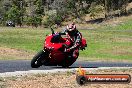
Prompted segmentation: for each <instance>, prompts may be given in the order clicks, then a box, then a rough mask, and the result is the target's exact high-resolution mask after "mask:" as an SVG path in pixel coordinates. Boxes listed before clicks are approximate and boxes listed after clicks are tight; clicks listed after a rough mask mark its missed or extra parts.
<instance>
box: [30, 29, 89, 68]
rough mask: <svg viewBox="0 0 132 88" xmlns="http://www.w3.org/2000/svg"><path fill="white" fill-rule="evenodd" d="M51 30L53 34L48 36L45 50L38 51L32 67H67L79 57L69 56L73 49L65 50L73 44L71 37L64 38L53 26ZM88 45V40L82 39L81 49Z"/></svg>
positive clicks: (32, 61)
mask: <svg viewBox="0 0 132 88" xmlns="http://www.w3.org/2000/svg"><path fill="white" fill-rule="evenodd" d="M51 31H52V34H50V35H48V36H46V39H45V42H44V48H43V50H41V51H40V52H38V53H37V54H36V55H35V56H34V57H33V59H32V60H31V67H32V68H38V67H40V66H42V65H45V66H62V67H64V68H66V67H69V66H71V65H72V64H73V63H74V62H75V61H76V59H77V58H76V59H73V58H70V59H69V58H68V57H69V56H70V55H71V54H72V53H73V51H70V52H64V50H65V49H66V48H68V47H69V46H70V45H71V41H70V38H67V37H64V38H63V37H62V36H61V35H60V34H59V33H55V32H54V30H53V29H52V28H51ZM86 46H87V44H86V40H85V39H82V42H81V45H80V47H79V49H81V50H83V49H85V47H86Z"/></svg>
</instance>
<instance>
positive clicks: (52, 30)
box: [50, 27, 55, 35]
mask: <svg viewBox="0 0 132 88" xmlns="http://www.w3.org/2000/svg"><path fill="white" fill-rule="evenodd" d="M50 29H51V32H52V35H53V34H55V32H54V29H53V28H51V27H50Z"/></svg>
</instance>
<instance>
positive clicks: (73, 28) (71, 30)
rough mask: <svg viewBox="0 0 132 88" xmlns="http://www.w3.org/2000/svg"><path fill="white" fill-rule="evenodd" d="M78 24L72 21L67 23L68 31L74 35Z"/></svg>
mask: <svg viewBox="0 0 132 88" xmlns="http://www.w3.org/2000/svg"><path fill="white" fill-rule="evenodd" d="M76 31H77V30H76V25H75V24H74V23H71V24H69V25H67V32H68V34H69V35H71V36H73V35H74V34H75V33H76Z"/></svg>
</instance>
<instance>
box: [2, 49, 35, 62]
mask: <svg viewBox="0 0 132 88" xmlns="http://www.w3.org/2000/svg"><path fill="white" fill-rule="evenodd" d="M33 55H34V54H32V53H29V52H28V51H24V50H19V49H14V48H7V47H0V59H3V60H4V59H29V58H31V57H33Z"/></svg>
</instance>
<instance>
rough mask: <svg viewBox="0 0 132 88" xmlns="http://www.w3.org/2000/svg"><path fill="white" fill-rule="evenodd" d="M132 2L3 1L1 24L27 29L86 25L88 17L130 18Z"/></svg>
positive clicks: (1, 0) (113, 0)
mask: <svg viewBox="0 0 132 88" xmlns="http://www.w3.org/2000/svg"><path fill="white" fill-rule="evenodd" d="M131 2H132V0H0V24H1V25H5V22H6V21H8V20H12V21H14V22H15V23H16V24H17V25H20V26H23V25H27V26H35V27H37V26H45V27H47V26H50V25H54V24H57V25H61V22H63V21H68V20H72V19H79V20H80V21H81V22H83V21H85V20H84V19H83V18H82V17H83V16H85V15H86V14H90V16H91V17H92V18H94V19H96V18H95V17H96V16H97V15H98V14H100V13H103V14H104V18H105V19H107V18H109V17H114V16H116V15H118V16H121V15H127V14H128V13H130V12H132V9H131V10H130V11H128V10H127V5H128V3H131Z"/></svg>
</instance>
